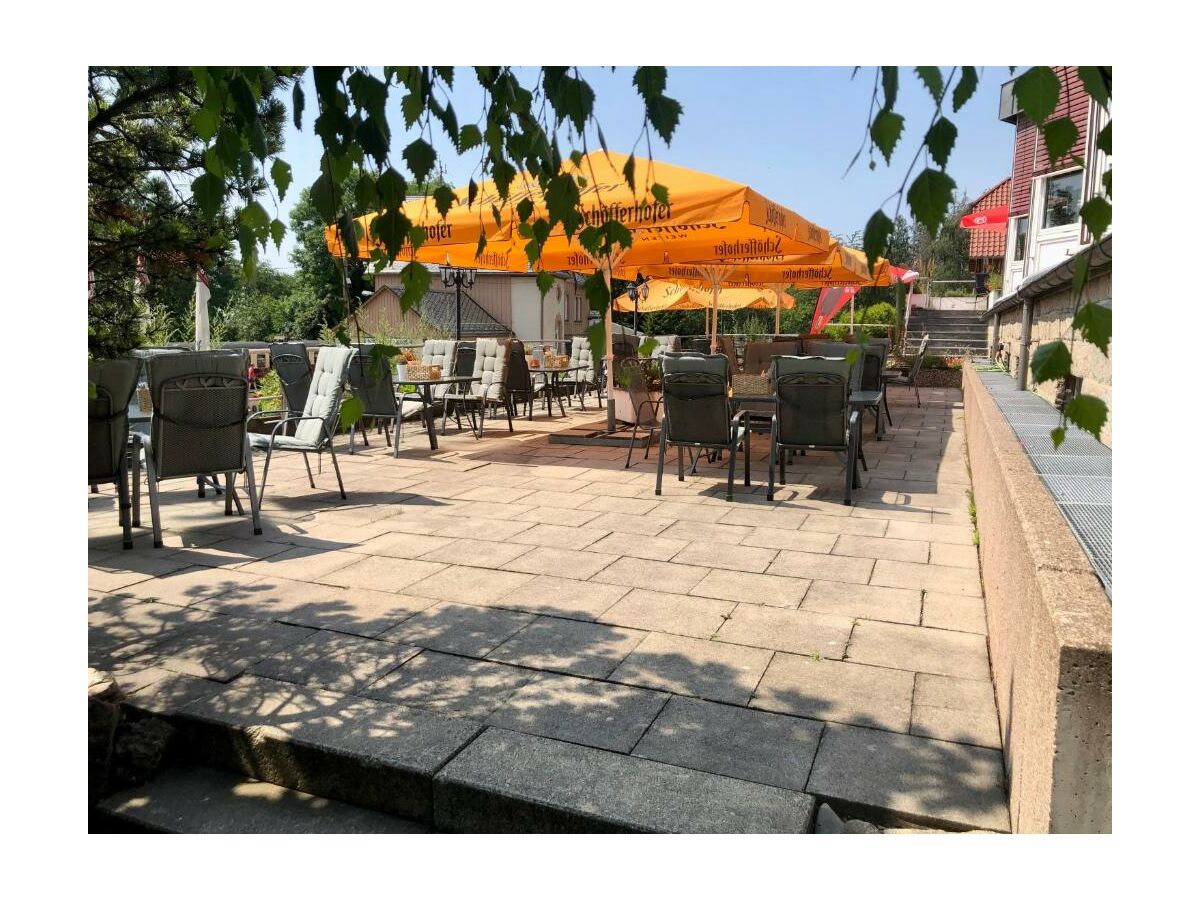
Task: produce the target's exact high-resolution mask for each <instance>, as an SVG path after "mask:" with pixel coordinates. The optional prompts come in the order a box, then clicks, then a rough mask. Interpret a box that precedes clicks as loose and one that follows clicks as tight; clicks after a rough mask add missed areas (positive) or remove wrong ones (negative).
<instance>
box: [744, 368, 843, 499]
mask: <svg viewBox="0 0 1200 900" xmlns="http://www.w3.org/2000/svg"><path fill="white" fill-rule="evenodd" d="M772 380H773V381H774V383H775V415H774V416H772V418H771V450H770V452H769V453H768V454H767V460H768V461H767V466H768V469H767V471H768V475H767V499H768V500H774V499H775V466H776V463H778V465H779V483H780V484H786V483H787V453H786V452H785V451H787V450H835V451H841V452H844V453H845V454H846V479H845V485H846V487H845V494H844V496H843V500H842V502H843V503H845V504H847V505H849V504H850V502H851V499H852V494H851V492H852V490H853V489H854V488H855V487H857V486H858V466H857V465H856V463H855V459H856V457H857V456H858V451H859V448H858V443H857V442H858V416H859V412H858V410H854V411H853V412H852V411H851V410H850V365H849V363H847V361H846V360H845V359H844V358H837V359H826V358H822V357H812V356H777V357H775V359H774V360H773V362H772Z"/></svg>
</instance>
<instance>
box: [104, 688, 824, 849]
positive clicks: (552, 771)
mask: <svg viewBox="0 0 1200 900" xmlns="http://www.w3.org/2000/svg"><path fill="white" fill-rule="evenodd" d="M217 688H218V689H217V690H216V691H215V692H205V693H203V694H201V695H200V696H198V697H196V698H195V699H193V700H190V701H189V702H186V703H185V705H183V706H181V707H174V708H168V707H165V706H163V705H160V704H157V703H154V704H144V700H143V702H142V703H139V702H138V701H139V698H138V697H137V695H133V696H131V697H129V698H127V699H126V700H125V701H124V702H125V703H126V704H130V705H133V706H135V708H140V710H141V713H142V714H143V715H150V716H155V717H158V718H163V719H165V720H167V721H169V722H171V724H172V725H174V726H175V727H176V728H177V729H178V732H179V733H178V735H177V740H176V747H177V748H178V750H179V752H178V754H176V756H175V759H176V765H177V766H178V767H189V768H197V767H202V768H208V769H220V770H225V771H228V772H231V773H237V774H236V775H232V776H231V777H233V778H236V779H240V780H250V781H253V782H255V783H269V784H272V785H275V786H277V787H278V788H280V789H288V790H291V791H294V792H297V793H300V794H303V795H305V796H316V797H319V798H322V799H324V800H327V801H329V802H340V803H342V804H345V805H347V806H349V807H352V808H359V809H363V810H366V811H372V812H374V813H377V814H380V815H386V816H390V817H392V818H393V819H397V820H412V821H413V822H417V823H421V824H422V825H423V826H425V827H434V828H435V830H437V831H457V832H551V833H557V832H659V833H706V832H712V833H736V832H751V833H769V832H779V833H807V832H811V831H812V824H813V821H814V818H815V812H816V803H815V800H814V799H813V797H811V796H809V795H808V794H805V793H801V792H798V791H792V790H786V789H783V788H776V787H770V786H767V785H761V784H756V783H754V782H750V781H742V780H740V779H736V778H730V777H727V776H723V775H714V774H709V773H707V772H702V771H699V770H694V769H687V768H683V767H680V766H674V765H669V764H667V763H661V762H656V761H653V760H649V759H643V758H640V757H633V756H626V755H624V754H620V753H613V752H610V751H606V750H598V749H595V748H592V747H586V746H583V745H578V744H571V743H567V742H564V741H557V740H552V739H550V738H543V737H538V736H534V735H527V734H523V733H518V732H512V731H507V730H504V729H499V728H495V727H485V726H483V725H482V724H481V723H478V722H475V721H473V720H468V719H460V718H456V717H451V716H444V715H440V714H437V713H432V712H428V711H425V710H419V709H411V708H408V707H402V706H395V705H391V704H385V703H381V702H379V701H373V700H367V699H364V698H362V697H357V696H354V695H349V694H338V693H336V692H332V691H325V690H320V689H313V688H303V687H300V686H298V685H293V684H287V683H284V682H276V681H273V680H271V679H267V678H258V677H254V676H249V677H246V676H244V677H243V678H241V679H237V680H235V681H233V682H230V683H229V684H226V685H219V686H217ZM143 704H144V705H143ZM148 706H152V707H154V709H148V708H147V707H148ZM168 771H171V770H168ZM158 777H159V778H160V779H161V778H162V777H165V776H163V775H160V776H158ZM143 790H144V789H143ZM118 796H120V795H118ZM97 812H98V814H99V816H104V815H107V816H109V817H111V816H112V815H113V807H112V801H111V800H110V801H109V803H108V804H106V805H105V806H104V807H103V808H101V809H98V810H97Z"/></svg>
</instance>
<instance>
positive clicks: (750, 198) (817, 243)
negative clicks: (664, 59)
mask: <svg viewBox="0 0 1200 900" xmlns="http://www.w3.org/2000/svg"><path fill="white" fill-rule="evenodd" d="M629 161H630V157H627V156H624V155H622V154H617V153H612V154H608V153H604V152H594V153H589V154H585V155H584V156H583V157H582V158H581V159H580V160H579V162H578V164H576V163H574V162H571V161H567V162H565V163H564V167H563V168H564V171H566V172H569V173H570V174H571V175H572V176H573V177H575V178H576V179H577V183H579V184H580V185H581V187H580V196H581V203H580V212H581V214H582V215H583V221H584V225H585V226H588V225H593V226H596V225H601V224H603V223H604V222H606V221H610V220H615V221H617V222H620V223H622V224H623V225H625V227H627V228H628V229H629V230H630V233H631V236H632V246H630V247H628V248H624V249H618V250H616V251H614V252H613V253H611V254H610V255H608V256H606V257H605V258H601V259H598V258H594V257H593V256H592V255H591V254H590V253H588V252H587V251H586V250H584V248H583V247H582V246H581V245H580V244H579V242H578V240H577V239H575V238H568V237H567V236H566V235H565V234H564V233H563V231H562V228H561V227H556V228H555V229H553V230H552V231H551V233H550V235H549V236H548V237H547V239H546V241H545V242H544V243H543V245H542V250H541V256H540V260H539V262H538V267H539V268H541V269H544V270H546V271H592V270H593V269H597V268H598V269H600V270H601V272H602V273H603V276H604V279H605V281H606V283H607V284H608V286H609V292H610V294H611V288H612V278H613V272H614V270H615V269H616V268H617V267H620V266H622V265H625V266H643V265H670V264H674V263H681V262H688V261H699V262H697V264H696V265H697V269H698V271H700V272H701V273H702V275H703V276H704V277H706V278H707V283H708V285H709V286H710V287H711V288H713V289H714V291H715V292H717V293H718V294H719V291H720V287H721V284H722V282H723V280H724V277H725V274H726V273H727V271H728V270H727V268H726V267H725V266H724V265H723V263H722V261H723V260H727V259H738V258H744V257H757V256H778V257H785V258H792V257H803V256H808V255H812V254H823V253H826V252H827V251H828V250H829V248H830V247H831V246H832V241H831V240H830V237H829V232H828V231H826V230H825V229H824V228H821V227H820V226H818V225H816V224H814V223H813V222H810V221H809V220H808V219H806V218H804V217H803V216H801V215H800V214H798V213H796V212H793V211H792V210H790V209H788V208H786V207H784V206H782V205H780V204H778V203H774V202H772V201H770V200H768V199H767V198H766V197H764V196H763V195H762V194H760V193H758V192H757V191H755V190H754V189H753V188H751V187H749V186H747V185H745V184H740V183H738V182H734V181H730V180H728V179H725V178H720V177H718V176H715V175H709V174H706V173H702V172H697V171H695V170H692V169H686V168H683V167H682V166H675V165H671V164H669V163H661V162H655V161H651V160H647V159H643V158H640V157H633V158H632V171H633V179H632V180H633V183H634V186H635V188H636V190H631V189H630V186H629V183H628V182H627V181H626V178H625V169H626V165H627V163H628V162H629ZM654 184H661V185H663V186H665V187H666V188H667V191H668V197H667V199H668V202H667V203H660V202H658V201H657V200H655V199H653V198H652V197H651V194H650V187H651V186H652V185H654ZM526 199H528V200H529V201H531V202H532V204H533V217H534V218H538V217H545V216H546V215H547V208H546V203H545V198H544V197H543V195H542V192H541V189H540V187H539V186H538V185H537V183H536V181H535V180H533V179H530V178H528V177H526V176H523V175H518V177H517V179H516V180H515V181H514V182H513V184H512V186H511V191H510V194H509V197H508V198H507V200H504V201H502V200H501V199H500V197H499V193H498V191H497V190H496V186H495V183H494V182H485V183H484V184H482V185H480V186H479V192H478V196H477V197H476V198H475V202H474V203H473V204H468V202H467V189H466V188H460V189H459V190H458V191H456V192H455V200H454V202H453V203H452V204H451V207H450V209H449V210H448V211H447V213H446V215H445V216H440V215H439V214H438V212H437V209H436V208H435V206H434V204H433V201H432V200H431V199H428V198H417V199H414V200H412V201H409V202H408V203H406V204H405V206H404V214H405V216H407V217H408V219H409V220H410V221H411V222H413V223H414V224H417V225H421V226H423V227H424V228H425V230H426V235H427V236H426V239H425V242H424V243H423V244H422V245H421V247H420V248H418V249H416V250H413V249H412V248H411V246H410V247H407V248H405V249H404V250H402V251H401V253H400V258H402V259H405V260H416V261H419V262H425V263H436V264H443V265H455V266H467V267H473V266H478V267H486V268H495V269H505V270H509V271H528V270H529V266H528V258H527V256H526V253H525V246H526V244H527V240H526V239H525V238H523V237H522V236H521V235H520V233H519V225H520V220H519V217H518V215H517V212H516V209H517V206H518V204H520V203H521V201H523V200H526ZM493 207H494V208H495V209H497V210H498V212H499V221H498V222H497V220H496V217H495V216H494V215H493V212H492V210H493ZM375 218H376V217H375V216H374V215H369V216H364V217H362V218H361V219H359V220H358V223H359V225H360V226H361V227H362V233H363V237H362V239H361V240H360V241H359V242H358V247H357V253H358V255H359V256H362V257H368V258H369V257H370V256H371V255H372V252H373V251H375V250H378V249H379V248H380V244H379V242H378V241H377V240H376V239H375V238H374V235H373V232H372V223H373V222H374V221H375ZM481 237H482V238H483V246H482V248H481V247H480V238H481ZM326 244H327V245H328V247H329V250H330V252H331V253H333V254H334V255H337V256H342V255H345V248H344V247H343V245H342V239H341V235H340V233H339V232H338V230H337V229H336V228H333V227H331V228H329V229H326ZM713 340H714V344H715V340H716V337H715V332H714V338H713ZM605 357H606V359H607V360H608V363H609V364H608V367H607V368H608V381H609V384H608V388H609V397H610V398H611V396H612V378H613V372H612V358H613V353H612V323H611V317H607V318H606V320H605ZM609 426H610V429H611V428H612V427H615V420H614V416H613V407H612V404H611V401H610V403H609Z"/></svg>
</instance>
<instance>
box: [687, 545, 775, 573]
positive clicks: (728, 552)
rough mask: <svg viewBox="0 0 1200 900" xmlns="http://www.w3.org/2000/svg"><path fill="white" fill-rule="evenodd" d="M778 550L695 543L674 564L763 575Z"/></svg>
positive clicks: (688, 546)
mask: <svg viewBox="0 0 1200 900" xmlns="http://www.w3.org/2000/svg"><path fill="white" fill-rule="evenodd" d="M777 554H778V551H777V550H774V549H771V548H760V547H750V546H747V545H745V544H737V545H734V544H725V543H721V542H719V541H693V542H692V543H690V544H688V545H687V546H686V547H685V548H684V549H683V550H680V551H679V553H677V554H676V555H675V558H674V560H673V562H677V563H683V564H685V565H693V566H708V567H709V568H712V569H729V570H731V571H734V572H754V573H758V574H762V573H763V572H765V571H766V570H767V566H769V565H770V564H771V563H772V562H774V561H775V557H776V555H777Z"/></svg>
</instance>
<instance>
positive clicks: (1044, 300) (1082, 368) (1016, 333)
mask: <svg viewBox="0 0 1200 900" xmlns="http://www.w3.org/2000/svg"><path fill="white" fill-rule="evenodd" d="M1087 294H1088V297H1090V298H1091V299H1094V300H1104V299H1108V298H1111V297H1112V273H1105V274H1103V275H1099V276H1097V277H1095V278H1092V279H1091V280H1090V281H1089V282H1088V285H1087ZM1074 317H1075V304H1074V302H1073V301H1072V300H1071V287H1070V285H1067V286H1066V287H1064V288H1062V289H1060V290H1058V291H1055V292H1053V293H1051V294H1047V295H1046V296H1044V297H1039V298H1038V299H1037V300H1035V301H1033V331H1032V333H1031V335H1030V338H1031V341H1032V342H1031V343H1030V345H1029V359H1030V360H1031V361H1032V359H1033V354H1034V353H1035V352H1036V351H1037V348H1038V347H1040V346H1041V345H1042V344H1046V343H1049V342H1050V341H1057V340H1062V341H1066V342H1068V344H1069V343H1070V340H1071V320H1072V319H1073V318H1074ZM988 328H989V340H991V341H993V342H995V341H999V343H1001V344H1003V345H1004V347H1005V349H1006V350H1007V351H1008V360H1007V361H1008V374H1010V375H1011V376H1012V377H1013V378H1016V377H1017V364H1018V360H1019V359H1020V348H1021V304H1019V303H1018V304H1017V305H1016V306H1015V307H1013V308H1012V309H1009V310H1006V311H1005V312H1002V313H1001V314H1000V329H999V334H998V335H996V334H995V333H994V332H995V327H994V325H993V324H992V323H990V322H989V324H988ZM1071 360H1072V362H1071V370H1072V371H1073V372H1074V373H1075V374H1076V375H1078V376H1079V377H1080V378H1082V379H1083V393H1085V394H1091V395H1092V396H1093V397H1099V398H1100V399H1101V400H1103V401H1104V402H1105V403H1107V404H1108V421H1107V422H1105V423H1104V428H1103V430H1102V431H1101V432H1100V442H1101V443H1103V444H1104V445H1105V446H1106V447H1111V446H1112V346H1111V344H1110V345H1109V348H1108V356H1105V355H1104V354H1103V353H1101V352H1100V350H1099V349H1098V348H1097V347H1095V346H1094V345H1092V344H1089V343H1088V342H1087V341H1085V340H1082V339H1081V338H1079V337H1078V335H1077V336H1076V341H1075V344H1074V346H1073V347H1072V350H1071ZM1028 383H1029V387H1030V389H1032V390H1036V391H1037V393H1038V394H1039V395H1040V396H1041V397H1042V398H1043V399H1044V400H1045V401H1046V402H1047V403H1054V401H1055V392H1056V391H1057V390H1058V384H1057V383H1056V382H1051V381H1045V382H1042V383H1041V384H1039V385H1037V386H1036V388H1035V387H1034V384H1033V378H1032V377H1031V378H1030V379H1029V382H1028Z"/></svg>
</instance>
